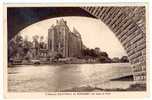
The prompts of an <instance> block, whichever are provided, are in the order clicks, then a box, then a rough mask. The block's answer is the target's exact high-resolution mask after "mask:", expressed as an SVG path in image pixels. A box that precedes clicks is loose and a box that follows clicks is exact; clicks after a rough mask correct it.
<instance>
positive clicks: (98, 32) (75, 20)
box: [20, 16, 127, 58]
mask: <svg viewBox="0 0 152 100" xmlns="http://www.w3.org/2000/svg"><path fill="white" fill-rule="evenodd" d="M61 18H63V19H64V20H66V21H67V25H68V26H69V28H70V30H71V31H72V30H73V27H75V28H76V29H77V30H78V31H79V32H80V34H81V37H82V41H83V44H84V45H85V46H86V47H88V48H95V47H99V48H100V50H101V51H105V52H107V53H108V55H109V57H110V58H113V57H119V58H120V57H122V56H126V55H127V54H126V52H125V50H124V48H123V47H122V45H121V43H120V42H119V40H118V39H117V37H116V36H115V34H114V33H113V32H112V31H111V30H110V29H109V28H108V26H106V25H105V24H104V23H103V22H102V21H101V20H100V19H94V18H89V17H75V16H72V17H57V18H51V19H46V20H43V21H39V22H37V23H34V24H32V25H30V26H28V27H26V28H24V29H23V30H21V31H20V33H21V35H22V36H23V38H25V37H28V40H29V41H32V36H34V35H38V36H44V38H45V39H46V40H45V41H47V35H48V29H49V28H50V27H51V25H52V24H56V20H57V19H58V20H59V19H61Z"/></svg>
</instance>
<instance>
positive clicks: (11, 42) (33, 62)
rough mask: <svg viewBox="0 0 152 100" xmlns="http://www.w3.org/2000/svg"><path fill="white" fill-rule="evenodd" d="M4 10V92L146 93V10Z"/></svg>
mask: <svg viewBox="0 0 152 100" xmlns="http://www.w3.org/2000/svg"><path fill="white" fill-rule="evenodd" d="M5 10H6V12H5V13H6V14H5V15H6V16H5V21H6V23H5V26H4V27H5V28H4V29H6V31H5V33H4V34H5V43H6V48H5V49H6V53H5V55H6V56H5V60H6V61H5V62H6V63H5V65H6V66H4V67H5V69H6V73H5V77H4V80H6V81H5V86H6V88H5V90H6V92H7V93H48V95H49V93H53V92H54V93H63V94H64V93H65V94H66V93H84V92H85V93H103V92H108V93H113V92H120V93H123V92H129V93H134V92H140V93H141V92H147V65H146V47H147V46H146V36H147V35H146V29H147V28H146V18H147V17H146V5H144V4H142V5H136V4H131V5H121V6H120V5H118V4H117V5H108V4H107V5H85V4H83V5H78V6H72V5H70V4H69V5H64V6H63V5H62V6H61V5H57V4H56V5H55V6H54V5H45V6H42V5H41V4H39V5H36V6H35V5H31V6H30V5H25V4H16V5H15V4H14V5H13V4H12V5H11V4H10V5H9V4H5ZM51 95H53V94H51ZM54 95H56V94H54ZM71 95H72V94H71ZM78 95H79V94H78ZM84 95H85V94H84ZM89 95H90V94H89ZM101 95H102V94H101ZM117 95H118V94H117Z"/></svg>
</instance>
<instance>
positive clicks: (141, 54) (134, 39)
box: [82, 6, 146, 83]
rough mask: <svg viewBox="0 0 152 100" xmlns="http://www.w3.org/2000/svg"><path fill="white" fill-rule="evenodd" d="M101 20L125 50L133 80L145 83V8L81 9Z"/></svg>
mask: <svg viewBox="0 0 152 100" xmlns="http://www.w3.org/2000/svg"><path fill="white" fill-rule="evenodd" d="M82 9H84V10H86V11H87V12H89V13H91V14H92V15H94V16H95V17H97V18H99V19H101V21H103V22H104V23H105V24H106V25H107V26H108V27H109V28H110V29H111V30H112V31H113V33H114V34H115V35H116V37H117V38H118V39H119V41H120V42H121V44H122V45H123V47H124V48H125V50H126V52H127V54H128V57H129V60H130V63H131V65H132V68H133V74H134V80H135V81H137V82H144V83H145V82H146V17H145V6H138V7H137V6H136V7H134V6H131V7H126V6H125V7H83V8H82Z"/></svg>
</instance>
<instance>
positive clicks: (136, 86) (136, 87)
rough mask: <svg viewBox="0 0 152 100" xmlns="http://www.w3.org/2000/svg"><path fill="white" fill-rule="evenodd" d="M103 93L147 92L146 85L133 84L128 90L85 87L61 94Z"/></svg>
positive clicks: (67, 90)
mask: <svg viewBox="0 0 152 100" xmlns="http://www.w3.org/2000/svg"><path fill="white" fill-rule="evenodd" d="M102 91H109V92H113V91H146V84H132V85H130V86H129V87H128V88H126V89H122V88H114V89H103V88H99V87H92V86H83V87H75V88H71V89H66V90H61V91H60V92H102Z"/></svg>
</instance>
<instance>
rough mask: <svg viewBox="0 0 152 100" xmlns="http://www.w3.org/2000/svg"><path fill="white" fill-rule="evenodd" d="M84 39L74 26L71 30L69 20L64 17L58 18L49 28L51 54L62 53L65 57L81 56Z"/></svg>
mask: <svg viewBox="0 0 152 100" xmlns="http://www.w3.org/2000/svg"><path fill="white" fill-rule="evenodd" d="M81 50H82V40H81V35H80V33H79V32H78V31H77V30H76V29H75V28H73V32H71V31H70V29H69V27H68V26H67V22H66V21H65V20H63V19H60V20H57V21H56V25H52V26H51V27H50V28H49V30H48V51H49V55H52V56H53V55H54V54H60V55H62V56H63V57H78V56H81Z"/></svg>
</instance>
